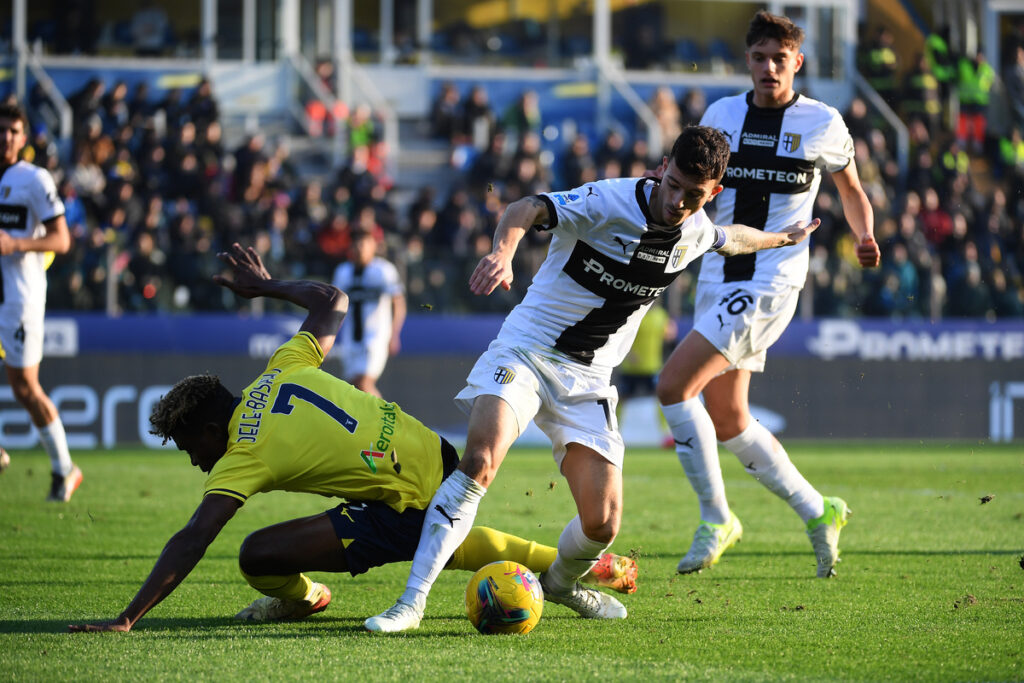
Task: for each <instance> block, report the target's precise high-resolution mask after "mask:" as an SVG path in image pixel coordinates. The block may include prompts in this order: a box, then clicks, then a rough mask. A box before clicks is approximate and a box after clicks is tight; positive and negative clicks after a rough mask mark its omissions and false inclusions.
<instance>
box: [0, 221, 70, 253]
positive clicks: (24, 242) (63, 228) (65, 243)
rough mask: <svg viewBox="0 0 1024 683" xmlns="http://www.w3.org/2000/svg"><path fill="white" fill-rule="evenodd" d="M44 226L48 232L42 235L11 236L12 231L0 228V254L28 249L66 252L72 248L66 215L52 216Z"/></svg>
mask: <svg viewBox="0 0 1024 683" xmlns="http://www.w3.org/2000/svg"><path fill="white" fill-rule="evenodd" d="M43 227H44V228H45V229H46V232H45V233H43V236H42V237H11V235H10V233H8V232H6V231H4V230H0V256H7V255H8V254H17V253H20V252H27V251H52V252H55V253H57V254H66V253H67V252H68V250H69V249H70V248H71V233H70V232H69V231H68V224H67V221H66V220H65V219H64V216H63V215H60V216H57V217H56V218H51V219H50V220H48V221H46V222H45V223H43Z"/></svg>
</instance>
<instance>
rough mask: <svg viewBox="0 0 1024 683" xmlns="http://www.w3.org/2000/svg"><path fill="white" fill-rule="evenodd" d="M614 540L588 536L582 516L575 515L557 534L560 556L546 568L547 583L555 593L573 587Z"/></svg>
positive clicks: (545, 577) (545, 582) (545, 580)
mask: <svg viewBox="0 0 1024 683" xmlns="http://www.w3.org/2000/svg"><path fill="white" fill-rule="evenodd" d="M609 546H611V543H602V542H601V541H595V540H593V539H590V538H587V536H586V534H584V533H583V524H581V523H580V518H579V516H576V517H573V518H572V520H570V522H569V523H568V524H566V525H565V528H564V529H562V535H561V536H559V537H558V556H557V557H556V558H555V561H554V562H553V563H551V566H550V567H548V569H547V570H546V571H545V572H544V584H545V585H546V586H547V587H548V588H550V589H553V590H554V591H555V592H556V593H558V592H565V591H568V590H570V589H571V588H572V587H573V584H575V583H576V582H577V581H579V579H580V577H582V576H586V574H587V572H589V571H590V569H591V568H592V567H593V566H594V565H595V564H597V561H598V560H600V559H601V555H603V554H604V551H606V550H608V548H609Z"/></svg>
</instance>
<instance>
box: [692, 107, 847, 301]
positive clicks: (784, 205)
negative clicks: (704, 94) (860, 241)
mask: <svg viewBox="0 0 1024 683" xmlns="http://www.w3.org/2000/svg"><path fill="white" fill-rule="evenodd" d="M701 124H702V125H705V126H711V127H712V128H717V129H719V130H721V131H722V132H723V133H725V134H726V136H727V137H728V138H729V145H730V151H731V152H732V154H731V155H730V156H729V167H728V168H727V169H726V174H725V178H723V179H722V185H724V186H725V189H724V190H723V191H722V192H721V193H720V194H719V195H718V196H717V197H716V198H715V201H714V202H713V204H712V208H711V212H712V215H713V216H714V219H715V222H716V223H718V224H719V225H728V224H731V223H741V224H743V225H749V226H750V227H753V228H760V229H762V230H767V231H769V232H779V231H780V230H782V229H783V228H785V227H786V226H788V225H790V224H792V223H795V222H796V221H805V222H806V221H810V220H811V219H812V215H811V213H812V210H813V208H814V200H815V198H816V197H817V194H818V186H819V185H820V184H821V169H822V168H824V169H825V170H827V171H828V172H829V173H835V172H836V171H840V170H842V169H844V168H846V166H847V165H849V163H850V162H851V161H852V160H853V140H852V138H851V137H850V133H849V131H848V130H847V128H846V124H845V123H844V122H843V119H842V117H841V116H840V115H839V112H838V111H836V110H835V109H834V108H832V107H830V106H828V105H827V104H823V103H822V102H818V101H817V100H812V99H811V98H809V97H804V96H803V95H796V96H795V97H794V98H793V100H792V101H791V102H790V103H789V104H787V105H786V106H784V107H780V108H773V109H765V108H762V107H758V106H756V105H754V103H753V93H752V92H748V93H746V94H743V95H736V96H733V97H723V98H721V99H719V100H716V101H715V102H713V103H712V104H711V106H709V107H708V109H707V111H706V112H705V113H704V117H703V118H702V119H701ZM807 263H808V242H807V241H805V242H803V243H802V244H799V245H797V246H795V247H788V248H786V249H768V250H765V251H759V252H757V253H754V254H745V255H743V256H729V257H723V256H721V255H719V254H709V255H708V256H707V257H706V258H705V259H704V261H703V262H702V263H701V269H700V280H702V281H707V282H740V281H747V280H754V281H758V282H771V283H775V284H787V285H793V286H796V287H803V285H804V281H805V280H806V278H807Z"/></svg>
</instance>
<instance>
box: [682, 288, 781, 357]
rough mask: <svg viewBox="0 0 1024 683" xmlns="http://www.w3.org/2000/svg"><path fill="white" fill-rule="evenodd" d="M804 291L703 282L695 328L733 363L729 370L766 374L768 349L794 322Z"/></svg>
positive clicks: (699, 292) (698, 299) (699, 293)
mask: <svg viewBox="0 0 1024 683" xmlns="http://www.w3.org/2000/svg"><path fill="white" fill-rule="evenodd" d="M799 302H800V288H799V287H793V286H792V285H771V284H763V283H755V282H723V283H709V282H701V283H700V284H699V285H698V287H697V305H696V310H695V312H694V321H693V329H694V330H696V331H697V332H699V333H700V335H701V336H702V337H704V338H705V339H707V340H708V341H709V342H711V343H712V345H714V347H715V348H717V349H718V350H719V351H720V352H721V353H722V355H723V356H725V357H726V359H727V360H728V361H729V363H730V366H729V370H733V369H740V370H750V371H751V372H763V371H764V364H765V358H766V357H767V351H768V347H769V346H771V345H772V344H774V343H775V342H776V341H778V339H779V337H781V336H782V333H783V332H784V331H785V330H786V326H787V325H789V321H790V320H792V319H793V314H794V313H795V312H796V307H797V304H798V303H799Z"/></svg>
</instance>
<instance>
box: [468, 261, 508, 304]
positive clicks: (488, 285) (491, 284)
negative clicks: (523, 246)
mask: <svg viewBox="0 0 1024 683" xmlns="http://www.w3.org/2000/svg"><path fill="white" fill-rule="evenodd" d="M498 285H501V288H502V289H504V290H505V291H506V292H507V291H508V290H510V289H512V259H510V258H509V259H506V258H505V257H503V256H501V255H500V254H494V253H491V254H488V255H487V256H484V257H483V258H482V259H480V263H478V264H476V269H475V270H474V271H473V274H472V275H471V276H470V277H469V291H471V292H473V293H474V294H483V295H487V294H490V293H491V292H493V291H494V290H495V288H496V287H497V286H498Z"/></svg>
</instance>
